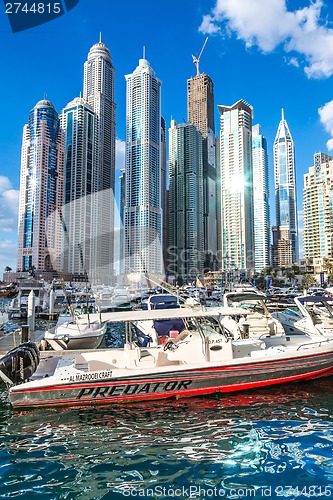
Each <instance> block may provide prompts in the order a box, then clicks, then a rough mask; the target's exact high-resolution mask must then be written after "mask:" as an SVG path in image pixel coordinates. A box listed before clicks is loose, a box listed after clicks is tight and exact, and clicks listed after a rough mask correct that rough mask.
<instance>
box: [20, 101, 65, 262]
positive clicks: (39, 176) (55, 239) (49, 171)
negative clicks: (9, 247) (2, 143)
mask: <svg viewBox="0 0 333 500" xmlns="http://www.w3.org/2000/svg"><path fill="white" fill-rule="evenodd" d="M63 164H64V144H63V136H62V133H61V130H60V123H59V118H58V114H57V112H56V110H55V109H54V106H53V104H51V102H50V101H47V100H42V101H39V102H38V103H37V104H36V106H35V107H34V108H33V109H32V111H31V112H30V115H29V123H28V125H25V126H24V128H23V143H22V156H21V182H20V205H19V217H18V251H17V270H20V271H28V270H29V269H32V268H35V269H36V270H39V271H42V270H47V271H50V270H56V271H62V239H61V229H62V228H61V224H59V222H60V219H59V217H52V214H53V213H55V212H56V211H58V212H59V213H61V209H62V204H63Z"/></svg>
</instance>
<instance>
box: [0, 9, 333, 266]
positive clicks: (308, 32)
mask: <svg viewBox="0 0 333 500" xmlns="http://www.w3.org/2000/svg"><path fill="white" fill-rule="evenodd" d="M100 31H101V32H102V37H103V42H104V43H105V44H106V45H107V46H108V47H109V49H110V52H111V56H112V59H113V65H114V67H115V69H116V104H117V137H118V139H119V141H118V146H119V148H118V162H117V167H118V168H123V167H124V155H123V150H124V148H123V141H124V139H125V78H124V75H125V74H128V73H132V72H133V70H134V69H135V67H136V66H137V63H138V59H139V58H140V57H142V52H143V46H145V47H146V58H147V59H148V60H149V61H150V63H151V66H152V68H153V69H154V71H155V73H156V75H157V77H158V78H160V79H161V80H162V112H163V115H164V117H165V119H166V122H167V125H168V126H169V124H170V119H171V117H172V118H173V119H175V120H176V121H179V122H182V121H183V120H184V119H186V81H187V79H188V78H189V77H191V76H194V75H195V66H194V64H193V62H192V54H194V55H198V54H199V52H200V49H201V47H202V45H203V43H204V40H205V38H206V36H209V39H208V42H207V45H206V47H205V50H204V52H203V54H202V57H201V61H200V71H201V72H205V73H207V74H208V75H210V77H211V78H212V79H213V82H214V87H215V104H216V106H217V105H218V104H224V105H231V104H233V103H234V102H236V101H237V100H239V99H244V100H245V101H247V102H248V103H249V104H251V105H252V106H253V108H254V124H255V123H260V124H261V128H262V133H263V134H264V135H265V137H266V138H267V141H268V153H269V161H270V175H271V186H272V189H271V208H272V212H273V222H274V205H275V204H274V197H273V154H272V147H273V141H274V137H275V134H276V131H277V127H278V124H279V121H280V118H281V108H284V110H285V118H286V120H287V122H288V125H289V128H290V131H291V134H292V136H293V139H294V142H295V148H296V171H297V174H296V175H297V191H298V208H299V210H300V211H301V210H302V188H303V174H304V173H305V172H306V171H307V169H308V167H309V166H311V165H312V162H313V154H314V152H317V151H323V152H326V153H327V152H328V153H329V152H331V153H332V155H333V85H332V83H333V77H332V74H333V2H332V1H331V0H316V1H312V2H310V0H290V1H286V0H177V1H176V0H168V1H167V2H156V0H155V1H152V0H141V1H140V2H137V1H136V0H128V1H127V2H117V1H110V0H99V1H98V2H97V1H91V0H90V1H89V0H80V2H79V4H78V5H77V6H76V7H75V8H74V9H73V10H71V11H70V12H68V13H67V14H65V15H64V16H62V17H60V18H58V19H56V20H53V21H51V22H49V23H47V24H44V25H42V26H39V27H36V28H32V29H30V30H26V31H22V32H19V33H14V34H13V33H12V32H11V29H10V25H9V22H8V19H7V17H6V15H5V12H4V6H3V4H2V3H1V4H0V45H1V47H2V51H1V61H2V78H1V79H0V90H1V96H2V99H1V120H0V276H1V273H2V271H3V269H4V267H5V266H6V265H9V266H11V267H13V268H15V257H16V240H17V233H16V229H17V207H18V189H19V177H20V150H21V139H22V128H23V125H24V124H25V123H26V122H27V119H28V116H29V112H30V110H31V109H32V108H33V107H34V105H35V104H36V102H37V101H38V100H40V99H43V98H44V95H45V94H46V95H47V98H48V99H49V100H51V101H52V103H53V104H54V106H55V108H56V109H57V111H58V112H59V113H60V112H61V110H62V108H63V107H64V106H65V105H66V104H67V103H68V102H69V101H71V100H72V99H73V98H74V97H76V96H78V95H79V93H80V91H81V90H82V84H83V64H84V61H85V60H86V57H87V54H88V51H89V48H90V47H91V46H92V45H93V44H94V43H96V42H97V41H98V39H99V32H100ZM216 130H218V113H217V108H216ZM329 148H331V150H330V149H329ZM116 177H118V172H117V173H116Z"/></svg>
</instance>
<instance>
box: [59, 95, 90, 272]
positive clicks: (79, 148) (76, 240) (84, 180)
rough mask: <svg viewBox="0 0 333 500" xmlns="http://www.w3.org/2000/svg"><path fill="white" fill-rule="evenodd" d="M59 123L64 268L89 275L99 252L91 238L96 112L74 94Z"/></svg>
mask: <svg viewBox="0 0 333 500" xmlns="http://www.w3.org/2000/svg"><path fill="white" fill-rule="evenodd" d="M61 126H62V128H63V129H64V135H65V170H64V183H65V191H64V208H63V220H64V238H63V246H64V250H63V252H64V261H63V264H64V270H65V271H67V272H71V273H75V274H81V275H83V274H84V273H85V271H87V273H88V276H89V277H91V276H93V275H94V274H95V272H96V270H95V255H96V254H97V251H98V249H97V239H96V238H95V237H94V236H95V235H94V225H95V224H96V223H97V220H96V217H95V214H96V213H97V211H98V206H97V203H98V199H97V196H96V191H97V186H98V178H97V141H96V140H95V137H96V134H95V127H96V115H95V113H94V111H93V109H92V107H91V106H90V105H89V104H88V103H87V102H86V101H85V100H84V99H82V98H79V97H77V98H75V99H74V100H73V101H72V102H70V103H69V104H67V106H66V108H65V109H64V110H63V112H62V114H61Z"/></svg>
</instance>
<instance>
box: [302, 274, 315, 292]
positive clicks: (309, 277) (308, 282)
mask: <svg viewBox="0 0 333 500" xmlns="http://www.w3.org/2000/svg"><path fill="white" fill-rule="evenodd" d="M315 284H316V278H315V277H314V275H313V274H306V275H305V276H304V279H303V283H302V288H303V289H305V290H307V289H308V288H310V287H311V286H312V285H315Z"/></svg>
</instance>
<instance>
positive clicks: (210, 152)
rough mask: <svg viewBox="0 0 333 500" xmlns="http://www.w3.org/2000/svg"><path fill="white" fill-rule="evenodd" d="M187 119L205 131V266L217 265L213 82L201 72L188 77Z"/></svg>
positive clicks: (203, 138)
mask: <svg viewBox="0 0 333 500" xmlns="http://www.w3.org/2000/svg"><path fill="white" fill-rule="evenodd" d="M187 119H188V122H189V123H193V124H194V125H195V126H196V128H197V129H198V130H199V131H200V132H201V134H202V140H203V147H202V152H203V203H204V208H203V211H204V212H203V213H204V268H205V270H207V271H208V270H214V269H216V267H217V210H216V155H215V124H214V84H213V81H212V79H211V78H210V77H209V76H208V75H206V74H204V73H202V74H200V73H199V72H198V74H197V75H196V76H194V77H192V78H189V79H188V80H187Z"/></svg>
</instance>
